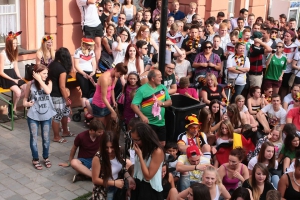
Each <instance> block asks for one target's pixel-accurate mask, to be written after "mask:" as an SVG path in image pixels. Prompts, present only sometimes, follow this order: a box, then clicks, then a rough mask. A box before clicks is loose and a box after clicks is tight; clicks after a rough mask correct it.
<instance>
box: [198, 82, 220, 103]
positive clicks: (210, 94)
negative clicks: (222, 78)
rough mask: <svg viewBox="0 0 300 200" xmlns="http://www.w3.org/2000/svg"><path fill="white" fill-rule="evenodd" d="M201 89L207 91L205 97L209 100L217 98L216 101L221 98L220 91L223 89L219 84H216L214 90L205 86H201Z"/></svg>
mask: <svg viewBox="0 0 300 200" xmlns="http://www.w3.org/2000/svg"><path fill="white" fill-rule="evenodd" d="M202 90H204V91H206V92H207V99H208V100H209V101H212V100H214V99H217V100H218V101H221V100H222V91H223V88H222V87H221V86H220V85H217V89H216V90H215V91H213V90H211V89H210V88H209V87H207V86H203V87H202Z"/></svg>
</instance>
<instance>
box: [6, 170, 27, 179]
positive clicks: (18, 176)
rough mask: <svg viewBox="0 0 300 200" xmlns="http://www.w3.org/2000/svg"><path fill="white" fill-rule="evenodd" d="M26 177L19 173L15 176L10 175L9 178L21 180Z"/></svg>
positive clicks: (14, 174)
mask: <svg viewBox="0 0 300 200" xmlns="http://www.w3.org/2000/svg"><path fill="white" fill-rule="evenodd" d="M23 176H24V174H21V173H19V172H15V173H13V174H10V175H9V177H11V178H12V179H14V180H17V179H20V178H22V177H23Z"/></svg>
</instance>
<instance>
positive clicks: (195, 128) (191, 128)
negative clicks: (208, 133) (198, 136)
mask: <svg viewBox="0 0 300 200" xmlns="http://www.w3.org/2000/svg"><path fill="white" fill-rule="evenodd" d="M189 129H190V130H192V131H196V130H199V127H190V128H189Z"/></svg>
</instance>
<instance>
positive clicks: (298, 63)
mask: <svg viewBox="0 0 300 200" xmlns="http://www.w3.org/2000/svg"><path fill="white" fill-rule="evenodd" d="M292 68H293V71H294V74H295V75H296V77H295V80H294V83H293V85H294V84H300V73H299V72H300V52H299V51H298V52H296V53H295V56H294V58H293V62H292Z"/></svg>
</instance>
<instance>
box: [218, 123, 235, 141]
mask: <svg viewBox="0 0 300 200" xmlns="http://www.w3.org/2000/svg"><path fill="white" fill-rule="evenodd" d="M223 124H224V125H225V126H226V127H227V129H228V138H230V139H233V132H234V129H233V126H232V124H231V122H230V121H229V120H228V119H226V120H224V121H223V122H221V124H220V128H219V132H218V137H222V136H223V133H222V128H221V127H222V125H223Z"/></svg>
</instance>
